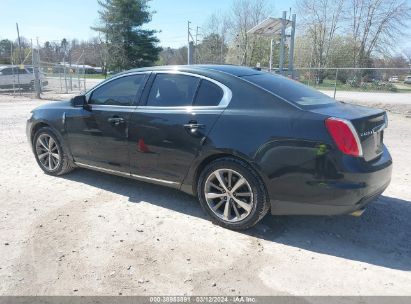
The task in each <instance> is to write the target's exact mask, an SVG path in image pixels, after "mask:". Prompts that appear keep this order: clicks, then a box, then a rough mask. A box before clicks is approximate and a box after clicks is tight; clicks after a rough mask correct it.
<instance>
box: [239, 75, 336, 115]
mask: <svg viewBox="0 0 411 304" xmlns="http://www.w3.org/2000/svg"><path fill="white" fill-rule="evenodd" d="M243 78H244V79H246V80H248V81H250V82H252V83H254V84H256V85H258V86H260V87H262V88H264V89H266V90H268V91H270V92H272V93H273V94H275V95H277V96H280V97H282V98H284V99H285V100H287V101H289V102H291V103H294V104H296V105H298V106H301V107H318V106H322V105H329V104H334V103H336V102H337V101H335V100H334V99H332V98H331V97H329V96H327V95H325V94H323V93H321V92H319V91H317V90H314V89H311V88H310V87H307V86H305V85H303V84H301V83H299V82H296V81H294V80H290V79H288V78H285V77H282V76H278V75H272V74H269V73H264V74H258V75H252V76H244V77H243Z"/></svg>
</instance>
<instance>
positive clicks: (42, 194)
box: [0, 95, 411, 295]
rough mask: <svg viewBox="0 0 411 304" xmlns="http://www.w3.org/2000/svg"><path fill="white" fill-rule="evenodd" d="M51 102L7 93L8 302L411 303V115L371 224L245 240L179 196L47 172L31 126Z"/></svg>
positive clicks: (278, 231) (394, 128)
mask: <svg viewBox="0 0 411 304" xmlns="http://www.w3.org/2000/svg"><path fill="white" fill-rule="evenodd" d="M398 96H400V95H398ZM44 102H47V101H31V100H30V99H28V98H26V97H16V98H14V97H10V96H5V95H0V143H1V145H0V163H1V170H0V203H1V208H0V218H1V220H0V256H1V261H0V282H1V284H0V295H119V294H122V295H159V294H160V295H171V294H172V295H183V294H184V295H210V294H212V295H220V294H224V295H238V294H241V295H411V288H410V286H411V188H410V174H411V172H410V168H411V166H410V163H411V153H410V150H411V134H410V130H411V119H410V118H407V117H406V115H403V114H404V113H405V112H403V114H395V113H390V115H389V116H390V126H389V129H388V130H387V132H386V136H385V138H386V139H385V142H386V144H387V145H388V147H389V148H390V150H391V152H392V155H393V158H394V161H395V167H394V173H393V181H392V184H391V186H390V187H389V189H388V190H387V191H386V192H385V193H384V195H383V196H382V197H381V198H380V199H379V200H378V201H377V202H375V203H373V204H372V205H371V206H370V207H369V208H368V210H367V211H366V212H365V214H364V215H363V217H361V218H354V217H350V216H341V217H298V216H289V217H270V216H269V217H267V218H266V219H265V220H264V221H263V222H262V223H261V224H259V225H258V226H257V227H256V228H254V229H252V230H251V231H248V232H245V233H238V232H232V231H229V230H225V229H222V228H220V227H217V226H214V225H212V224H211V223H210V222H209V220H208V219H207V218H206V217H205V215H204V214H203V212H202V210H201V208H200V206H199V204H198V203H197V201H196V199H194V198H192V197H190V196H187V195H185V194H183V193H180V192H178V191H175V190H170V189H167V188H163V187H160V186H155V185H150V184H146V183H142V182H137V181H133V180H128V179H124V178H120V177H114V176H110V175H106V174H103V173H96V172H91V171H87V170H80V169H79V170H76V171H75V172H73V173H72V174H70V175H67V176H64V177H61V178H53V177H50V176H47V175H45V174H43V173H42V171H41V170H40V168H39V167H38V166H37V164H36V162H35V160H34V157H33V155H32V153H31V150H30V147H29V145H28V143H27V140H26V137H25V121H26V119H27V117H28V116H29V112H30V110H31V109H32V108H34V107H36V106H37V105H39V104H41V103H44ZM402 109H403V108H401V109H400V110H399V112H401V110H402Z"/></svg>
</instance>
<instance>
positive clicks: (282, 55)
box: [279, 11, 287, 74]
mask: <svg viewBox="0 0 411 304" xmlns="http://www.w3.org/2000/svg"><path fill="white" fill-rule="evenodd" d="M286 27H287V12H286V11H284V12H283V18H282V19H281V43H280V66H279V72H280V74H283V71H284V52H285V50H284V48H285V28H286Z"/></svg>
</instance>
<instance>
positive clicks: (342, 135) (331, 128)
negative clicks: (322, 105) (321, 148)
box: [325, 117, 362, 157]
mask: <svg viewBox="0 0 411 304" xmlns="http://www.w3.org/2000/svg"><path fill="white" fill-rule="evenodd" d="M325 125H326V127H327V130H328V132H329V133H330V135H331V137H332V139H333V140H334V142H335V144H336V145H337V147H338V149H340V151H341V152H343V153H344V154H347V155H351V156H356V157H359V156H362V147H361V142H360V139H359V138H358V134H357V131H356V130H355V128H354V126H353V125H352V124H351V122H349V121H347V120H344V119H339V118H334V117H332V118H328V119H327V120H326V121H325Z"/></svg>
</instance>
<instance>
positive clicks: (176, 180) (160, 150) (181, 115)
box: [27, 65, 392, 230]
mask: <svg viewBox="0 0 411 304" xmlns="http://www.w3.org/2000/svg"><path fill="white" fill-rule="evenodd" d="M387 124H388V122H387V115H386V113H385V112H384V111H381V110H376V109H370V108H365V107H360V106H354V105H349V104H345V103H341V102H338V101H335V100H334V99H331V98H329V97H328V96H326V95H324V94H322V93H320V92H318V91H315V90H313V89H310V88H308V87H306V86H304V85H302V84H299V83H298V82H295V81H292V80H289V79H287V78H284V77H281V76H278V75H272V74H270V73H266V72H262V71H258V70H256V69H252V68H245V67H237V66H217V65H202V66H179V67H156V68H146V69H136V70H131V71H128V72H125V73H121V74H118V75H116V76H114V77H112V78H110V79H108V80H106V81H104V82H103V83H101V84H100V85H98V86H96V87H95V88H93V89H91V90H90V91H89V92H88V93H86V94H85V95H82V96H77V97H75V98H74V99H72V100H71V101H64V102H56V103H51V104H47V105H44V106H41V107H39V108H37V109H35V110H34V111H33V112H32V116H31V118H30V119H29V120H28V123H27V136H28V139H29V141H30V144H31V145H32V147H33V152H34V155H35V158H36V160H37V163H38V164H39V166H40V168H41V169H42V170H43V171H44V172H45V173H47V174H50V175H54V176H59V175H62V174H65V173H68V172H70V171H71V170H73V169H74V168H75V167H82V168H88V169H93V170H98V171H102V172H106V173H111V174H116V175H120V176H126V177H130V178H134V179H138V180H141V181H147V182H152V183H156V184H161V185H164V186H169V187H173V188H176V189H180V190H182V191H184V192H187V193H189V194H192V195H195V196H197V197H198V199H199V201H200V203H201V205H202V207H203V208H204V210H205V211H206V212H207V213H208V214H209V215H210V217H211V219H212V220H213V221H214V222H215V223H217V224H219V225H221V226H224V227H227V228H230V229H237V230H240V229H247V228H250V227H252V226H254V225H255V224H256V223H258V222H259V221H260V220H261V219H262V218H263V217H264V216H265V215H266V214H267V213H268V212H269V211H270V212H271V214H274V215H288V214H294V215H338V214H357V215H359V214H361V213H362V212H363V210H364V208H365V206H366V205H367V204H368V203H369V202H371V201H373V200H375V199H376V198H378V196H379V195H381V194H382V192H383V191H384V190H385V189H386V188H387V186H388V185H389V183H390V180H391V170H392V159H391V156H390V154H389V152H388V150H387V148H386V147H385V145H384V143H383V138H384V129H385V128H386V127H387Z"/></svg>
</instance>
